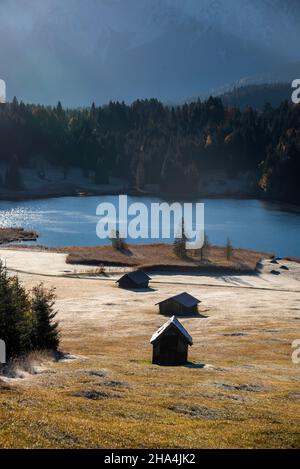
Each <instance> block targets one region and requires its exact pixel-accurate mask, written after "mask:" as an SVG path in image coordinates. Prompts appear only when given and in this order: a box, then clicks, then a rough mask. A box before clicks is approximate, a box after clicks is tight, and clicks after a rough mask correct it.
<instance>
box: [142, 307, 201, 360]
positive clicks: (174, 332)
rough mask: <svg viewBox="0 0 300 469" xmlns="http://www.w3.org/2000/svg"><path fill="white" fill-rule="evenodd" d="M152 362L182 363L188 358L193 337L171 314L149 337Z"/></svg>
mask: <svg viewBox="0 0 300 469" xmlns="http://www.w3.org/2000/svg"><path fill="white" fill-rule="evenodd" d="M150 342H151V344H152V345H153V356H152V363H153V364H157V365H173V366H174V365H184V364H185V363H187V359H188V347H189V345H190V346H191V345H193V339H192V337H191V336H190V335H189V333H188V332H187V331H186V329H185V328H184V327H183V325H182V324H181V323H180V322H179V321H178V319H177V318H176V317H175V316H173V317H172V318H171V319H169V320H168V321H167V322H166V323H165V324H163V325H162V326H161V327H160V328H159V329H158V330H157V331H156V332H155V333H154V334H153V336H152V337H151V341H150Z"/></svg>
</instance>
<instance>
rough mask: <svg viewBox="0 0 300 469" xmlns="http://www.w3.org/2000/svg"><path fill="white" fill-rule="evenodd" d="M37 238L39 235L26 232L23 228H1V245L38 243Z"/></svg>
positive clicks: (33, 232)
mask: <svg viewBox="0 0 300 469" xmlns="http://www.w3.org/2000/svg"><path fill="white" fill-rule="evenodd" d="M37 238H38V234H37V233H36V232H35V231H26V230H24V229H23V228H0V244H5V243H15V242H16V241H36V240H37Z"/></svg>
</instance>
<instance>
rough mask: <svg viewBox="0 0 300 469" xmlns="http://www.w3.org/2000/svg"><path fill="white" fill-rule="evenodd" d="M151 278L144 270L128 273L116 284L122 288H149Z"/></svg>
mask: <svg viewBox="0 0 300 469" xmlns="http://www.w3.org/2000/svg"><path fill="white" fill-rule="evenodd" d="M150 280H151V278H150V277H149V275H147V274H146V273H145V272H143V271H142V270H136V271H134V272H128V273H127V274H125V275H123V276H122V277H121V278H119V280H117V282H116V283H118V285H119V287H121V288H148V287H149V281H150Z"/></svg>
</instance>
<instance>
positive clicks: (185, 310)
mask: <svg viewBox="0 0 300 469" xmlns="http://www.w3.org/2000/svg"><path fill="white" fill-rule="evenodd" d="M199 303H200V300H198V299H197V298H195V297H194V296H192V295H190V294H189V293H186V292H184V293H180V294H179V295H176V296H172V297H171V298H167V299H166V300H163V301H160V302H159V303H156V305H159V312H160V314H166V315H168V314H172V315H173V314H176V315H178V316H184V315H190V314H197V313H198V304H199Z"/></svg>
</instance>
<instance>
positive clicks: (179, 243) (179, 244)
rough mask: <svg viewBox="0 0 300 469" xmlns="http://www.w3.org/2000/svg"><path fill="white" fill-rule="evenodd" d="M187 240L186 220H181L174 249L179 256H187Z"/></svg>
mask: <svg viewBox="0 0 300 469" xmlns="http://www.w3.org/2000/svg"><path fill="white" fill-rule="evenodd" d="M186 242H187V237H186V234H185V227H184V220H182V221H181V226H180V229H179V232H178V234H177V236H176V238H175V240H174V244H173V250H174V253H175V254H176V256H177V257H180V258H185V257H186Z"/></svg>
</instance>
